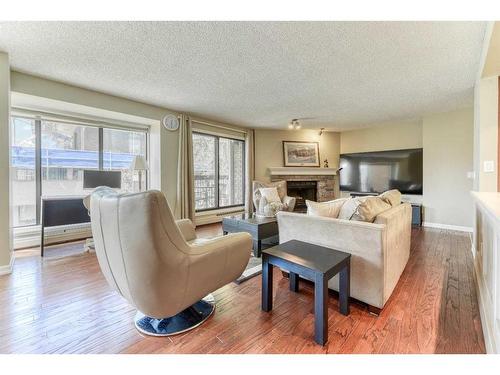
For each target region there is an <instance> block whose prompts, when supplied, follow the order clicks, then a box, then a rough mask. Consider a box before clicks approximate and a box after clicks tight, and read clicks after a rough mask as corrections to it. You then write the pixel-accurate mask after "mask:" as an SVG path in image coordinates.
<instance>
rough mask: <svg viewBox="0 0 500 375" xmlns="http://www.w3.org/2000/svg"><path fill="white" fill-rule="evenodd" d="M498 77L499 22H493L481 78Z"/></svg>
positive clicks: (499, 54) (499, 65)
mask: <svg viewBox="0 0 500 375" xmlns="http://www.w3.org/2000/svg"><path fill="white" fill-rule="evenodd" d="M498 75H500V22H495V23H494V25H493V28H492V30H491V37H490V40H489V45H488V51H487V52H486V58H485V61H484V66H483V71H482V73H481V77H483V78H484V77H491V76H498Z"/></svg>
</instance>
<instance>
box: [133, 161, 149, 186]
mask: <svg viewBox="0 0 500 375" xmlns="http://www.w3.org/2000/svg"><path fill="white" fill-rule="evenodd" d="M130 170H131V171H132V172H135V171H137V172H139V191H142V186H141V185H142V171H147V170H148V163H147V161H146V159H144V157H143V156H142V155H135V156H134V159H133V160H132V164H131V165H130Z"/></svg>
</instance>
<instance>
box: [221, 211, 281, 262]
mask: <svg viewBox="0 0 500 375" xmlns="http://www.w3.org/2000/svg"><path fill="white" fill-rule="evenodd" d="M222 232H223V233H224V234H228V233H236V232H247V233H250V234H251V235H252V238H253V253H254V256H256V257H260V256H261V254H262V240H263V239H266V238H269V237H273V236H276V235H278V221H277V220H276V218H275V217H263V218H259V217H256V216H254V215H246V214H240V215H235V216H229V217H225V218H223V219H222Z"/></svg>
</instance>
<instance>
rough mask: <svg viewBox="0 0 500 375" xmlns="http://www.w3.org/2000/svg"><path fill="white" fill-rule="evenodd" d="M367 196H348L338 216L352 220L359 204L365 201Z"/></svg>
mask: <svg viewBox="0 0 500 375" xmlns="http://www.w3.org/2000/svg"><path fill="white" fill-rule="evenodd" d="M366 198H368V197H356V198H347V200H346V201H345V202H344V204H343V205H342V207H341V208H340V212H339V215H338V218H339V219H343V220H351V218H352V216H353V215H354V213H355V212H356V209H357V208H358V206H359V204H360V203H361V202H363V201H364V200H365V199H366Z"/></svg>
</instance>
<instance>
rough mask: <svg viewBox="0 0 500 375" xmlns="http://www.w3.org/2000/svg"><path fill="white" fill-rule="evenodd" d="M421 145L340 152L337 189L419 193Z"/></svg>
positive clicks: (420, 189) (359, 191)
mask: <svg viewBox="0 0 500 375" xmlns="http://www.w3.org/2000/svg"><path fill="white" fill-rule="evenodd" d="M422 159H423V149H421V148H417V149H409V150H392V151H376V152H360V153H355V154H341V155H340V168H342V169H341V170H340V171H339V175H340V190H341V191H349V192H357V193H377V194H379V193H382V192H384V191H387V190H391V189H398V190H399V191H400V192H401V193H402V194H422V164H423V160H422Z"/></svg>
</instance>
